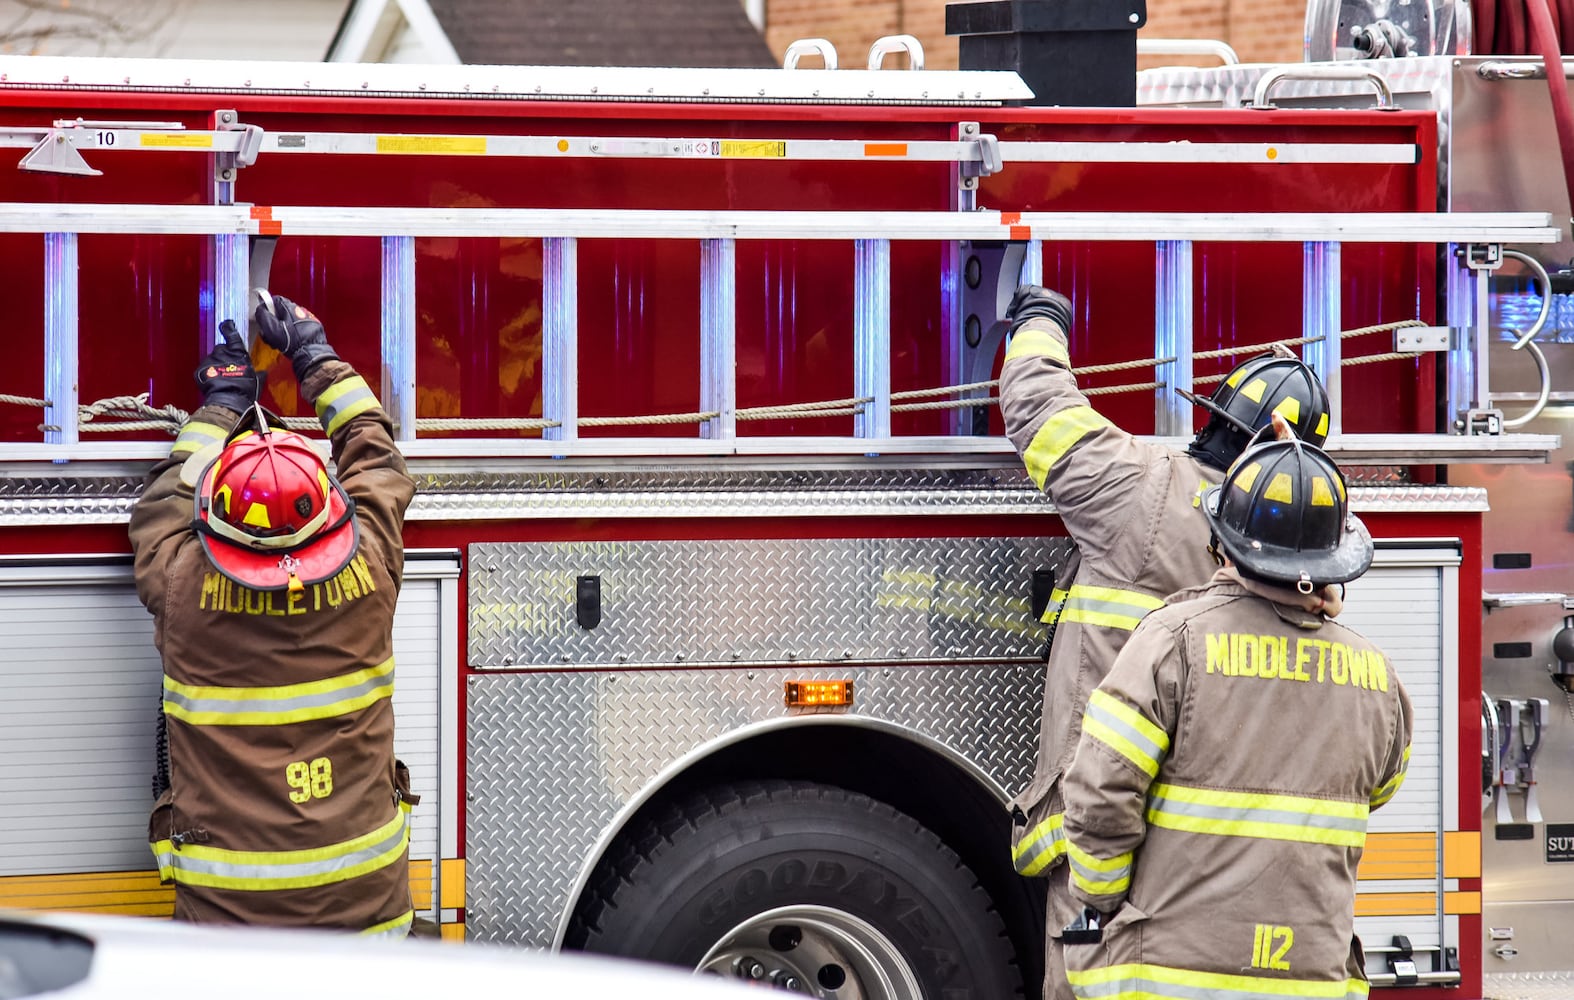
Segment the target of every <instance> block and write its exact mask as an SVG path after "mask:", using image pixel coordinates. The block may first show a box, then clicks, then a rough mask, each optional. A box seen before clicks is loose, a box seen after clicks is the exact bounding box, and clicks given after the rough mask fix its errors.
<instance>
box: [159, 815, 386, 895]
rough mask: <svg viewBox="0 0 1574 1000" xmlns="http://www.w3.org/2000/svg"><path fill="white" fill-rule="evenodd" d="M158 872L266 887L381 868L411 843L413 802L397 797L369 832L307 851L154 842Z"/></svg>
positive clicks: (301, 885)
mask: <svg viewBox="0 0 1574 1000" xmlns="http://www.w3.org/2000/svg"><path fill="white" fill-rule="evenodd" d="M150 846H151V847H152V848H153V854H154V856H155V857H156V858H157V859H158V867H159V874H160V876H162V877H164V878H172V879H173V880H174V881H175V882H177V883H179V884H181V885H197V886H205V887H207V888H211V889H234V890H240V891H248V892H266V891H270V890H278V889H309V888H313V887H315V886H322V885H332V884H334V883H336V882H345V881H348V880H350V879H353V878H359V877H360V876H362V875H367V874H370V873H371V872H374V871H380V870H381V869H383V868H386V867H388V866H389V865H391V864H393V863H394V862H396V861H398V860H399V859H400V858H401V857H403V856H404V852H405V851H406V849H408V847H409V846H410V805H409V803H407V802H401V803H399V808H398V809H397V810H396V811H395V813H394V818H393V819H391V820H389V821H388V822H387V823H384V824H383V825H382V826H380V827H378V828H377V829H376V830H373V831H372V832H371V833H368V834H365V835H363V836H360V837H356V838H354V839H353V840H346V841H343V842H341V843H338V844H330V845H329V846H327V847H319V848H313V849H310V850H304V851H231V850H225V849H223V848H218V847H206V846H203V845H202V844H184V845H182V846H181V848H180V849H179V850H176V849H175V845H174V843H173V841H170V840H160V841H157V842H156V843H153V844H151V845H150Z"/></svg>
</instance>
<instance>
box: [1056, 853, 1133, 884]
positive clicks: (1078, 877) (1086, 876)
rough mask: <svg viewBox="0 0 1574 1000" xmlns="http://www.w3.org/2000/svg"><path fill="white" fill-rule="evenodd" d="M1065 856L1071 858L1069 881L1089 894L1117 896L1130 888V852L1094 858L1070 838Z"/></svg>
mask: <svg viewBox="0 0 1574 1000" xmlns="http://www.w3.org/2000/svg"><path fill="white" fill-rule="evenodd" d="M1066 856H1067V857H1068V858H1070V859H1071V881H1072V882H1075V883H1076V885H1077V888H1079V889H1081V890H1082V891H1083V892H1085V893H1087V894H1088V895H1090V896H1118V895H1120V894H1121V893H1124V892H1125V891H1126V890H1127V889H1130V888H1131V862H1132V854H1131V852H1130V851H1127V852H1126V853H1125V854H1117V855H1115V856H1114V857H1113V858H1095V857H1094V856H1093V855H1091V854H1089V853H1088V852H1086V851H1084V850H1082V848H1080V847H1078V846H1077V845H1076V844H1073V843H1072V842H1071V841H1070V840H1067V841H1066Z"/></svg>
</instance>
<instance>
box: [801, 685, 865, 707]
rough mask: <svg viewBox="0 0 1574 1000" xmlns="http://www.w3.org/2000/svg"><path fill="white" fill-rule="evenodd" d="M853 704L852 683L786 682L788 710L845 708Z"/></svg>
mask: <svg viewBox="0 0 1574 1000" xmlns="http://www.w3.org/2000/svg"><path fill="white" fill-rule="evenodd" d="M852 703H853V682H852V681H788V682H787V707H788V708H846V707H847V706H849V705H851V704H852Z"/></svg>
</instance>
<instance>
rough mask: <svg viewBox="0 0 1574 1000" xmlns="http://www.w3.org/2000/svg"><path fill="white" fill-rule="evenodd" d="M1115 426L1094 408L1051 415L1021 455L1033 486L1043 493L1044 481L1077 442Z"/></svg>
mask: <svg viewBox="0 0 1574 1000" xmlns="http://www.w3.org/2000/svg"><path fill="white" fill-rule="evenodd" d="M1113 426H1114V425H1113V424H1111V423H1110V422H1109V421H1108V420H1106V419H1104V418H1103V417H1101V416H1099V414H1098V413H1097V412H1096V411H1095V410H1094V409H1093V408H1092V407H1091V406H1073V407H1069V408H1068V409H1064V410H1061V411H1060V412H1058V413H1054V414H1051V415H1050V418H1049V419H1048V420H1046V421H1044V426H1042V427H1040V428H1039V429H1038V433H1037V434H1035V435H1033V443H1032V444H1030V445H1028V446H1027V451H1025V452H1023V453H1022V462H1023V464H1025V465H1026V466H1027V474H1028V475H1029V476H1030V477H1031V478H1032V480H1033V485H1035V486H1037V487H1038V488H1039V489H1043V488H1044V480H1045V479H1047V478H1049V470H1050V469H1052V468H1054V467H1055V463H1057V462H1059V461H1060V460H1061V459H1062V458H1064V457H1065V455H1066V452H1068V451H1070V450H1071V449H1072V448H1073V447H1074V446H1075V445H1076V443H1077V442H1078V441H1081V440H1082V439H1083V438H1084V437H1086V436H1087V435H1088V434H1089V433H1090V432H1092V431H1096V430H1100V429H1102V428H1105V427H1113Z"/></svg>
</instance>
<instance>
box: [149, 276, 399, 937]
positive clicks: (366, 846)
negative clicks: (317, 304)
mask: <svg viewBox="0 0 1574 1000" xmlns="http://www.w3.org/2000/svg"><path fill="white" fill-rule="evenodd" d="M256 322H257V324H258V330H259V333H260V335H261V337H262V338H263V340H265V341H266V342H267V343H268V344H269V345H270V346H272V347H274V348H276V349H278V350H279V351H280V352H282V353H283V355H284V356H285V357H287V358H289V360H290V362H291V364H292V365H293V367H294V369H295V374H296V376H297V377H298V379H299V380H300V386H301V392H302V393H303V394H304V395H305V397H306V398H307V399H308V400H310V401H311V402H312V403H313V404H314V405H315V407H316V410H317V416H318V417H319V419H320V420H321V421H322V428H323V431H324V432H325V433H326V434H327V436H328V438H329V440H330V441H331V443H332V450H333V457H334V461H335V463H336V465H337V467H338V470H339V476H338V478H335V477H334V476H333V475H331V474H330V473H329V472H328V469H327V467H326V466H325V464H324V462H323V460H322V457H321V455H320V454H319V452H318V451H317V449H316V448H314V447H313V446H312V445H311V443H310V442H308V441H307V440H306V439H305V438H304V437H302V436H300V435H298V434H293V433H291V432H289V431H288V430H285V429H283V427H282V425H281V424H280V423H279V422H278V420H277V418H274V417H272V416H271V415H269V414H266V413H265V412H264V411H263V410H262V408H261V407H260V406H259V405H258V404H257V402H256V396H257V390H258V387H259V382H260V380H259V377H258V375H257V373H256V372H255V371H254V370H253V368H252V365H251V359H250V356H249V353H248V351H247V348H246V344H245V341H244V340H243V338H242V337H241V335H240V333H239V332H238V331H237V330H236V328H235V324H234V323H232V322H228V321H226V322H225V323H224V324H223V325H222V326H221V331H222V333H223V336H224V342H223V343H222V344H220V345H218V346H217V347H216V348H215V349H214V350H213V352H212V353H211V354H210V355H209V356H208V357H207V358H206V359H205V360H204V361H203V363H202V365H201V366H199V367H198V369H197V372H196V380H197V383H198V385H199V387H200V389H201V393H202V407H201V409H199V410H197V412H196V413H194V414H193V415H192V417H191V419H190V420H188V421H187V422H186V424H185V425H184V426H183V427H182V428H181V430H180V434H179V437H178V438H177V440H176V442H175V445H174V448H173V449H172V450H171V452H170V456H169V458H167V459H166V460H164V461H163V462H161V463H159V464H158V465H156V466H155V467H154V468H153V470H152V472H151V473H150V474H149V476H148V479H147V482H146V484H145V487H144V490H143V493H142V497H141V499H140V500H139V501H138V502H137V505H136V509H135V510H134V511H133V513H132V517H131V546H132V550H133V552H134V553H135V566H136V584H137V592H138V594H139V596H140V597H141V599H142V603H143V604H144V605H145V606H146V607H147V608H148V610H149V611H150V612H151V613H152V614H153V616H154V623H155V632H154V634H155V639H156V642H157V645H158V648H159V652H160V654H161V656H162V658H163V663H164V694H163V699H164V700H163V709H164V715H165V719H166V726H167V756H168V761H167V766H168V787H167V788H166V789H165V790H164V791H163V794H162V795H160V796H159V798H158V801H157V802H156V804H155V806H154V809H153V814H152V816H151V818H150V821H149V840H150V843H151V846H152V848H153V853H154V855H155V856H156V858H157V861H158V869H159V875H160V878H161V879H162V880H163V881H165V882H166V883H167V882H173V883H174V885H175V916H176V918H177V919H180V920H188V921H193V922H199V923H217V924H270V925H279V926H297V927H326V928H338V929H345V930H354V931H360V932H362V933H367V934H380V935H387V936H396V937H402V936H404V935H405V934H407V933H408V932H409V929H410V925H411V919H412V915H413V914H412V906H411V895H410V888H409V874H408V869H409V854H408V847H409V812H410V807H411V806H412V805H413V804H414V803H415V801H416V798H415V796H413V795H411V794H410V790H409V782H408V773H407V772H406V771H405V770H404V767H403V765H402V764H399V763H398V762H397V761H395V759H394V753H393V735H394V718H393V707H392V702H391V701H390V698H391V696H392V694H393V682H394V661H393V635H392V629H393V618H394V604H395V601H396V599H397V597H398V592H399V584H400V579H401V576H402V573H403V568H404V554H403V549H402V545H401V540H400V530H401V526H402V523H403V520H404V512H405V508H406V507H408V506H409V504H410V500H411V498H412V497H413V495H414V492H415V484H414V483H413V482H412V480H411V479H410V476H409V475H408V473H407V472H406V471H405V466H404V460H403V458H402V456H401V455H400V453H399V450H398V449H397V448H396V447H395V446H394V443H393V438H392V435H391V429H390V424H389V420H388V417H387V415H386V414H385V413H384V412H383V410H382V408H381V407H380V406H379V405H378V402H377V398H376V397H375V396H374V395H373V394H372V390H371V389H370V387H368V386H367V384H366V382H365V381H364V380H363V379H362V378H361V377H360V376H359V375H357V374H356V373H355V370H354V369H353V368H351V367H350V365H348V364H346V363H345V362H343V361H341V360H339V358H338V356H337V355H336V354H335V353H334V350H333V348H332V347H330V346H329V344H328V340H327V337H326V335H325V334H324V332H323V327H322V324H321V323H320V322H318V320H317V318H316V317H315V316H313V315H312V314H311V313H310V312H309V311H307V310H306V309H304V308H302V307H300V306H298V305H296V304H295V303H293V302H291V301H290V300H288V299H286V298H283V297H282V296H275V297H273V298H272V299H271V300H268V299H267V298H266V297H265V296H264V297H263V301H262V302H261V303H259V304H258V306H257V309H256Z"/></svg>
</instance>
